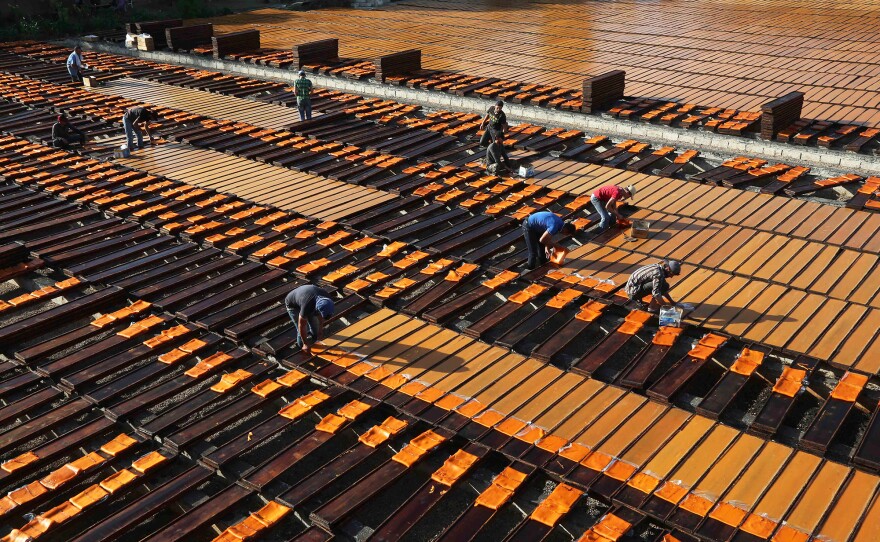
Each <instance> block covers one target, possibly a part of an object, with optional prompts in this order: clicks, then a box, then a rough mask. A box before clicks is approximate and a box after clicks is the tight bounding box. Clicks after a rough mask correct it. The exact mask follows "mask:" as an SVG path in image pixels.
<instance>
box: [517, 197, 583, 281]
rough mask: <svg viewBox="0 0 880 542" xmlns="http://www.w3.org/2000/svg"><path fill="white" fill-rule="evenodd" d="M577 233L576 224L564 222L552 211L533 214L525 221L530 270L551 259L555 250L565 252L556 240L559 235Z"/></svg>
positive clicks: (524, 234) (524, 229) (524, 235)
mask: <svg viewBox="0 0 880 542" xmlns="http://www.w3.org/2000/svg"><path fill="white" fill-rule="evenodd" d="M574 232H575V227H574V224H572V223H571V222H568V221H563V220H562V218H560V217H559V216H557V215H556V214H554V213H551V212H550V211H540V212H537V213H532V214H530V215H529V217H528V218H527V219H525V220H524V221H523V237H525V238H526V247H527V248H528V249H529V262H528V265H527V267H528V268H529V269H536V268H538V267H540V266H542V265H544V264H545V263H547V261H548V259H549V258H550V253H551V252H552V251H553V250H565V248H564V247H563V246H562V245H560V244H559V242H557V241H556V240H554V238H553V236H554V235H557V234H562V235H571V234H573V233H574Z"/></svg>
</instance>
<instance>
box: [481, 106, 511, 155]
mask: <svg viewBox="0 0 880 542" xmlns="http://www.w3.org/2000/svg"><path fill="white" fill-rule="evenodd" d="M503 108H504V102H502V101H501V100H498V101H497V102H495V105H493V106H492V107H490V108H489V110H488V111H486V116H485V117H483V121H482V122H481V123H480V130H482V129H483V128H485V129H486V131H485V132H483V135H482V136H481V137H480V146H481V147H486V146H487V145H488V144H489V141H490V140H492V141H498V140H503V139H504V132H505V131H507V128H508V126H507V115H506V114H505V113H504V110H503Z"/></svg>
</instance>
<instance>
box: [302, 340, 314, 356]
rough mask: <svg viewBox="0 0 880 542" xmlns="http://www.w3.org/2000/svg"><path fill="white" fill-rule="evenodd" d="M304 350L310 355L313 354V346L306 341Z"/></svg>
mask: <svg viewBox="0 0 880 542" xmlns="http://www.w3.org/2000/svg"><path fill="white" fill-rule="evenodd" d="M302 351H303V352H305V353H306V355H309V356H311V355H312V347H311V346H309V345H308V344H306V343H303V346H302Z"/></svg>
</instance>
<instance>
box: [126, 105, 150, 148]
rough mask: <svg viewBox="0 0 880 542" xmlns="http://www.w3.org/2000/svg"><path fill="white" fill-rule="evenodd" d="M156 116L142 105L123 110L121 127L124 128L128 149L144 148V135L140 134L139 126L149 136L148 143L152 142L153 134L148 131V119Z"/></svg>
mask: <svg viewBox="0 0 880 542" xmlns="http://www.w3.org/2000/svg"><path fill="white" fill-rule="evenodd" d="M155 118H156V116H155V115H154V114H153V112H152V111H150V110H149V109H147V108H146V107H144V106H138V107H132V108H130V109H126V110H125V114H124V115H122V127H123V128H125V141H126V143H127V144H128V150H129V151H133V150H135V149H142V148H144V137H143V135H141V128H143V129H144V132H146V133H147V137H149V138H150V145H152V144H153V134H151V133H150V121H151V120H155ZM135 136H137V147H135V146H134V138H135Z"/></svg>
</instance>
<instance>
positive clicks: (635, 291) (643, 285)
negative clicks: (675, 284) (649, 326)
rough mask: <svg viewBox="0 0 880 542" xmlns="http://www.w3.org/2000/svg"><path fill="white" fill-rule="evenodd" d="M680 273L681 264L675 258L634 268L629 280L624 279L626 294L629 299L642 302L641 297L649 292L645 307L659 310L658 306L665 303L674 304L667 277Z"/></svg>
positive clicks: (654, 310) (653, 310)
mask: <svg viewBox="0 0 880 542" xmlns="http://www.w3.org/2000/svg"><path fill="white" fill-rule="evenodd" d="M680 274H681V264H680V263H679V262H677V261H675V260H667V261H664V262H658V263H652V264H648V265H645V266H642V267H639V268H638V269H636V270H635V271H634V272H633V274H632V275H630V277H629V280H627V281H626V286H625V287H624V289H625V290H626V293H627V295H628V296H629V298H630V299H632V300H634V301H636V302H638V303H639V304H641V303H642V298H643V297H645V296H646V295H648V294H651V302H650V303H649V304H648V307H647V309H648V310H649V311H652V312H656V311H658V310H660V306H661V305H664V304H666V303H668V304H670V305H674V304H675V301H673V299H672V297H671V296H670V295H669V283H668V282H666V278H667V277H675V276H678V275H680Z"/></svg>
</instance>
